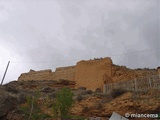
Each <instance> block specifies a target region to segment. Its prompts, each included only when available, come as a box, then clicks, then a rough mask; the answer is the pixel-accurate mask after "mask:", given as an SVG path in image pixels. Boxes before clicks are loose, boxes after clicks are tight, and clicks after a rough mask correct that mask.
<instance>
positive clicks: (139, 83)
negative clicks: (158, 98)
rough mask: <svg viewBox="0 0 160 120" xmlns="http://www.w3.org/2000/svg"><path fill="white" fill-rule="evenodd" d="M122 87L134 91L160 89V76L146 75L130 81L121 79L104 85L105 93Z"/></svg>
mask: <svg viewBox="0 0 160 120" xmlns="http://www.w3.org/2000/svg"><path fill="white" fill-rule="evenodd" d="M116 88H122V89H125V90H132V91H146V90H149V89H160V77H159V76H158V75H154V76H150V77H144V78H139V79H134V80H128V81H120V82H116V83H111V84H105V85H104V90H103V92H104V93H107V94H109V93H110V92H111V91H112V90H113V89H116Z"/></svg>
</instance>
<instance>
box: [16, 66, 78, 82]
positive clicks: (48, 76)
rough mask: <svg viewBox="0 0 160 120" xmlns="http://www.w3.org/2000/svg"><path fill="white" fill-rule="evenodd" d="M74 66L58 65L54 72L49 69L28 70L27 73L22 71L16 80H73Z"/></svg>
mask: <svg viewBox="0 0 160 120" xmlns="http://www.w3.org/2000/svg"><path fill="white" fill-rule="evenodd" d="M74 77H75V67H74V66H69V67H60V68H56V71H55V72H52V71H51V70H50V69H49V70H41V71H34V70H30V71H29V72H28V73H22V74H21V75H20V77H19V78H18V80H23V81H27V80H60V79H64V80H71V81H74V79H75V78H74Z"/></svg>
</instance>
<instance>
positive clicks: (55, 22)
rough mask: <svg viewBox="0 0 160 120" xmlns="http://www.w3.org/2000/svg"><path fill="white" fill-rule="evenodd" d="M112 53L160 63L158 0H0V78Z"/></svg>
mask: <svg viewBox="0 0 160 120" xmlns="http://www.w3.org/2000/svg"><path fill="white" fill-rule="evenodd" d="M98 57H111V58H112V60H113V63H114V64H118V65H125V66H127V67H129V68H144V67H149V68H157V67H158V66H160V0H0V78H2V76H3V74H4V71H5V67H6V65H7V62H8V61H9V60H10V61H11V63H10V66H9V69H8V73H7V76H6V79H5V82H4V83H6V82H8V81H11V80H16V79H17V78H18V76H19V75H20V74H21V73H23V72H28V71H29V70H30V69H34V70H42V69H52V70H53V71H54V69H55V68H56V67H59V66H70V65H75V64H76V62H77V61H79V60H81V59H93V58H98Z"/></svg>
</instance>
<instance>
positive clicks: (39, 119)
mask: <svg viewBox="0 0 160 120" xmlns="http://www.w3.org/2000/svg"><path fill="white" fill-rule="evenodd" d="M26 99H27V102H26V104H25V105H21V106H19V110H21V111H22V112H23V113H24V114H25V116H24V117H25V118H24V119H25V120H44V119H45V118H48V117H50V116H49V115H47V114H44V113H43V112H42V110H41V108H40V106H41V105H40V103H39V102H38V99H39V94H38V93H37V96H36V95H35V97H34V96H27V98H26Z"/></svg>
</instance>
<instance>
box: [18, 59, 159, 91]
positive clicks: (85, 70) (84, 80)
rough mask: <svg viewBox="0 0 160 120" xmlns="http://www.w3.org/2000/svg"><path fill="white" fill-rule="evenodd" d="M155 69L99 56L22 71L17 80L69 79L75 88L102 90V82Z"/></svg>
mask: <svg viewBox="0 0 160 120" xmlns="http://www.w3.org/2000/svg"><path fill="white" fill-rule="evenodd" d="M157 71H158V72H159V75H160V68H157V70H156V69H155V70H143V69H142V70H132V69H128V68H126V67H124V66H118V65H114V64H113V63H112V60H111V58H109V57H106V58H103V59H102V58H101V59H94V60H82V61H79V62H77V64H76V65H75V66H68V67H59V68H56V70H55V72H52V71H51V70H50V69H49V70H41V71H34V70H30V71H29V72H28V73H22V74H21V75H20V77H19V78H18V81H28V80H57V81H58V80H69V81H75V82H76V86H75V87H76V88H78V87H80V86H83V87H86V88H87V89H90V90H95V89H96V88H100V89H101V90H103V86H104V84H107V83H112V82H115V81H124V80H129V79H134V78H136V77H143V76H146V75H155V74H157V73H158V72H157Z"/></svg>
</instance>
